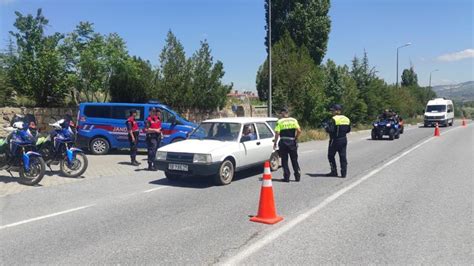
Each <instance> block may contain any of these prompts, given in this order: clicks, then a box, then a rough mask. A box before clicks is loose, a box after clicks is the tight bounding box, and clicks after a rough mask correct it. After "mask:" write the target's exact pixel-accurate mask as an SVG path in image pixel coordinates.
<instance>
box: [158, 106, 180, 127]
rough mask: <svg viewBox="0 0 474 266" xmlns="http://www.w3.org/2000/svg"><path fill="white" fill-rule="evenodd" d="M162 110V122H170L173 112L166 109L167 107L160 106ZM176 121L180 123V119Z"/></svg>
mask: <svg viewBox="0 0 474 266" xmlns="http://www.w3.org/2000/svg"><path fill="white" fill-rule="evenodd" d="M160 110H161V122H162V123H170V122H169V120H170V118H171V117H173V116H174V115H173V114H172V113H170V112H169V111H167V110H165V109H161V108H160ZM176 123H178V124H180V123H179V121H178V120H176Z"/></svg>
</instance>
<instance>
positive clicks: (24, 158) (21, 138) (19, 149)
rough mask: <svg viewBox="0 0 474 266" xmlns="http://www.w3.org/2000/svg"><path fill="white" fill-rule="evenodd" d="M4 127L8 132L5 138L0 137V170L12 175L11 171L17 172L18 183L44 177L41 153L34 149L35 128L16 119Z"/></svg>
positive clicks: (35, 181) (34, 180)
mask: <svg viewBox="0 0 474 266" xmlns="http://www.w3.org/2000/svg"><path fill="white" fill-rule="evenodd" d="M4 119H5V117H4ZM5 120H7V119H5ZM7 121H10V120H7ZM12 122H13V121H12ZM6 129H7V130H8V131H10V134H9V135H8V137H7V138H6V139H0V170H5V171H7V172H8V173H9V174H10V175H11V176H12V177H13V175H12V173H11V172H12V171H15V172H19V174H20V177H19V178H18V183H20V184H24V185H30V186H33V185H36V184H38V183H39V182H40V181H41V179H43V177H44V174H45V170H46V166H45V162H44V160H43V158H42V157H41V154H39V153H37V152H35V151H34V149H35V145H36V134H37V133H36V130H35V128H30V127H29V125H28V124H27V123H25V122H23V121H18V122H14V123H11V125H10V127H8V128H6Z"/></svg>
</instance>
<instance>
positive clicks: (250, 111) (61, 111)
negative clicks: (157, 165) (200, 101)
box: [0, 105, 267, 137]
mask: <svg viewBox="0 0 474 266" xmlns="http://www.w3.org/2000/svg"><path fill="white" fill-rule="evenodd" d="M234 108H235V109H234V110H236V111H235V112H234V111H232V108H230V107H229V108H224V109H223V110H221V111H214V112H200V111H197V110H191V111H188V112H186V113H184V114H182V115H183V116H184V117H185V118H186V119H188V120H189V121H192V122H196V123H199V122H201V121H203V120H206V119H212V118H222V117H241V116H254V117H265V116H267V108H266V107H254V106H249V105H238V106H236V107H234ZM77 111H78V108H26V107H21V108H17V107H2V108H0V115H1V116H2V117H3V116H8V117H9V118H12V117H13V115H14V114H23V115H25V114H33V115H34V116H35V117H36V120H37V122H38V128H39V129H40V130H42V131H44V130H50V127H49V126H48V124H49V123H51V122H53V120H57V119H60V118H62V117H63V116H64V115H65V114H70V115H71V116H72V117H73V119H76V116H77ZM0 119H1V118H0ZM0 125H1V126H0V137H5V136H6V135H7V132H6V131H5V127H7V126H9V123H8V122H7V121H5V120H3V119H1V121H0Z"/></svg>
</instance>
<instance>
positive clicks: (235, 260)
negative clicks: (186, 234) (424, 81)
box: [224, 128, 454, 265]
mask: <svg viewBox="0 0 474 266" xmlns="http://www.w3.org/2000/svg"><path fill="white" fill-rule="evenodd" d="M453 129H454V128H453ZM449 131H451V130H448V131H445V132H444V133H445V134H446V133H447V132H449ZM433 139H434V138H433V137H430V138H429V139H427V140H425V141H423V142H421V143H419V144H418V145H416V146H414V147H412V148H411V149H409V150H407V151H405V152H403V153H402V154H400V155H399V156H397V157H395V158H393V159H392V160H390V161H389V162H387V163H385V164H384V165H382V166H380V167H379V168H377V169H375V170H373V171H371V172H370V173H368V174H367V175H365V176H363V177H361V178H360V179H359V180H357V181H355V182H353V183H351V184H350V185H348V186H346V187H344V188H342V189H340V190H339V191H337V192H336V193H334V194H332V195H331V196H329V197H328V198H326V199H325V200H323V202H321V203H320V204H318V205H316V206H315V207H313V208H312V209H310V210H308V211H306V212H305V213H302V214H300V215H298V216H297V217H296V218H294V219H293V220H290V221H288V222H287V223H286V224H284V225H282V226H281V227H279V228H278V229H276V230H275V231H272V232H270V233H269V234H267V235H265V236H264V237H262V238H261V239H260V240H257V241H256V242H255V243H253V244H252V245H250V246H249V247H247V248H246V249H244V250H242V251H241V252H239V253H237V254H236V255H235V256H233V257H231V258H230V259H229V260H227V261H226V262H225V263H224V265H237V264H240V263H241V262H242V261H243V260H244V259H246V258H248V257H249V256H251V255H252V254H254V253H255V252H257V251H259V250H260V249H261V248H263V247H265V246H266V245H268V244H269V243H271V242H272V241H274V240H275V239H277V238H278V237H280V236H281V235H283V234H284V233H286V232H288V231H290V230H291V229H293V228H294V227H295V226H296V225H298V224H299V223H301V222H303V221H304V220H306V219H307V218H309V217H310V216H311V215H313V214H315V213H317V212H318V211H320V210H321V209H323V208H324V207H326V206H327V205H328V204H330V203H331V202H333V201H335V200H336V199H337V198H339V197H340V196H342V195H344V194H345V193H346V192H348V191H350V190H351V189H353V188H355V187H356V186H358V185H360V184H361V183H362V182H364V181H365V180H367V179H369V178H370V177H372V176H374V175H375V174H377V173H378V172H380V171H381V170H383V169H384V168H386V167H388V166H390V165H391V164H393V163H395V162H396V161H398V160H400V159H401V158H403V157H404V156H406V155H407V154H409V153H411V152H412V151H414V150H416V149H418V148H419V147H421V146H422V145H424V144H426V143H428V142H430V141H431V140H433Z"/></svg>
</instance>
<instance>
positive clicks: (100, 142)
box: [89, 137, 110, 155]
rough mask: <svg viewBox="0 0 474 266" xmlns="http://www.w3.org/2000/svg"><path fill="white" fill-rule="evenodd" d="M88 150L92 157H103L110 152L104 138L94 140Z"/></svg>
mask: <svg viewBox="0 0 474 266" xmlns="http://www.w3.org/2000/svg"><path fill="white" fill-rule="evenodd" d="M89 150H90V151H91V152H92V154H94V155H105V154H107V153H108V152H109V150H110V144H109V142H108V141H107V140H106V139H104V138H100V137H99V138H95V139H93V140H92V141H91V143H90V145H89Z"/></svg>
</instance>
